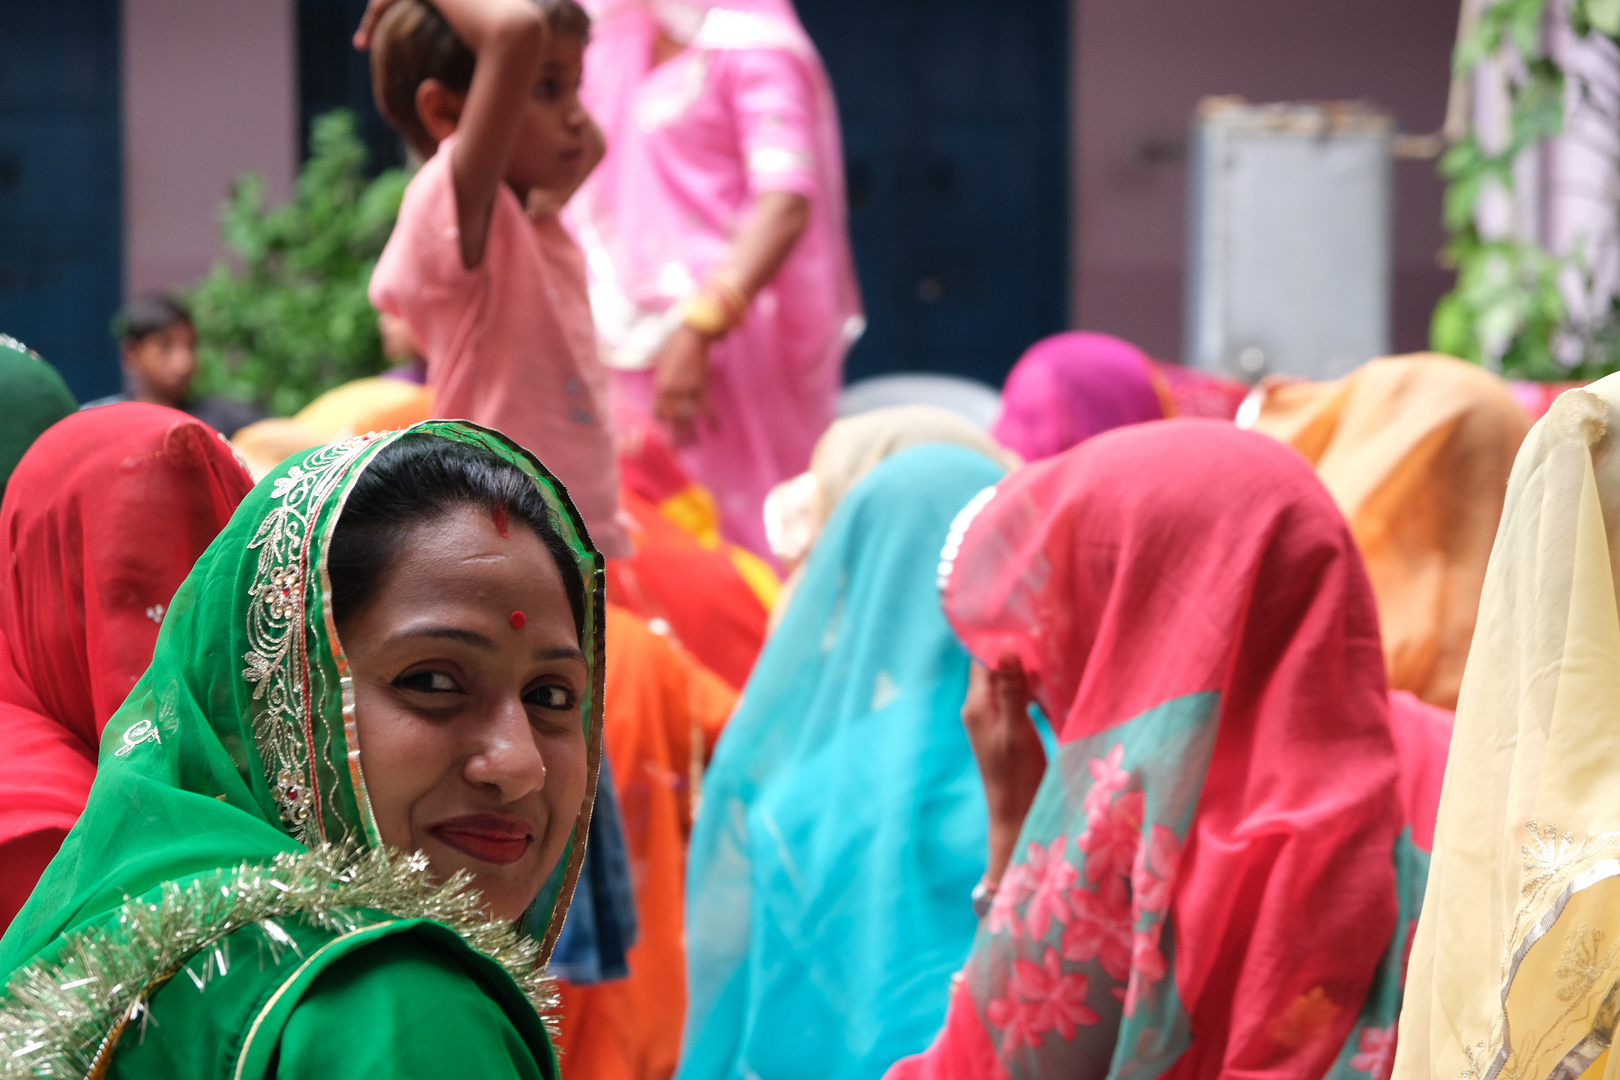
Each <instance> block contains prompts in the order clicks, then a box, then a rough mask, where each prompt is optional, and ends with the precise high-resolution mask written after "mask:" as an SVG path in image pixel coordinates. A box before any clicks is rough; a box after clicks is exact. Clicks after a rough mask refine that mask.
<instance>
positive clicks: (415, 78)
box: [371, 0, 591, 158]
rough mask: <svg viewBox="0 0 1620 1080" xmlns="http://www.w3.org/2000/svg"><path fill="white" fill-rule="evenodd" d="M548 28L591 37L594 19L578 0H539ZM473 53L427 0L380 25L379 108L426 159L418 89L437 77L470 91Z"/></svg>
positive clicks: (376, 52) (376, 50)
mask: <svg viewBox="0 0 1620 1080" xmlns="http://www.w3.org/2000/svg"><path fill="white" fill-rule="evenodd" d="M539 7H540V11H541V13H542V14H543V15H545V17H546V26H547V27H548V28H549V29H550V31H551V33H552V34H553V35H554V36H557V37H577V38H589V37H590V34H591V17H590V16H589V15H588V14H586V12H585V9H584V8H583V7H581V6H580V5H579V4H578V3H577V2H576V0H539ZM476 59H477V58H476V57H475V56H474V55H473V51H472V50H471V49H469V48H467V46H466V43H465V42H463V41H462V40H461V38H459V37H457V36H456V32H455V31H454V30H452V29H451V28H450V24H449V22H447V21H446V20H445V18H444V16H443V15H441V14H439V11H438V9H437V8H435V7H434V6H433V5H432V4H431V3H429V2H428V0H400V2H399V3H396V4H394V5H393V6H392V7H390V8H389V9H388V10H387V11H385V12H383V16H382V19H381V20H379V21H378V23H377V29H376V32H375V33H374V35H373V36H372V42H371V95H372V97H374V98H376V100H377V108H378V109H379V110H381V112H382V114H383V116H384V117H385V118H386V119H387V120H388V122H389V123H390V124H392V125H393V127H394V130H395V131H397V132H399V133H400V134H401V135H403V136H404V137H405V141H406V142H407V143H409V144H410V146H411V149H413V150H415V151H416V152H417V153H418V154H420V155H422V156H423V157H424V158H426V157H432V156H433V150H434V141H433V136H432V135H430V134H428V130H427V127H426V125H424V124H423V123H422V118H421V117H420V116H418V115H417V112H416V88H417V87H418V86H421V85H422V84H423V83H424V82H426V81H427V80H428V79H437V80H438V81H439V82H441V83H443V84H444V86H445V89H447V90H449V91H450V92H451V93H455V94H465V93H466V92H467V89H468V87H470V86H472V75H473V67H474V64H475V62H476Z"/></svg>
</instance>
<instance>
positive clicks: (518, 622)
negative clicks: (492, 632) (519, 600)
mask: <svg viewBox="0 0 1620 1080" xmlns="http://www.w3.org/2000/svg"><path fill="white" fill-rule="evenodd" d="M527 621H528V620H527V619H525V618H524V617H523V612H521V611H514V612H512V629H514V630H521V629H523V624H524V623H525V622H527Z"/></svg>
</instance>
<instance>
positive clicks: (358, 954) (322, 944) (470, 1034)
mask: <svg viewBox="0 0 1620 1080" xmlns="http://www.w3.org/2000/svg"><path fill="white" fill-rule="evenodd" d="M381 920H382V921H379V922H376V923H372V924H370V925H367V926H365V927H362V928H361V929H359V930H355V931H351V932H349V933H347V934H332V933H330V932H323V931H318V930H313V929H311V928H309V927H307V926H303V925H298V924H291V925H289V924H287V923H278V924H277V925H278V926H279V927H280V928H281V929H282V930H283V932H284V933H285V934H286V935H287V937H288V938H290V939H291V941H292V943H293V945H292V946H289V945H288V944H286V943H284V942H277V941H275V940H273V939H272V938H271V936H270V935H269V934H267V933H266V932H265V931H264V929H263V928H262V927H259V926H252V927H248V928H246V929H243V930H239V931H237V932H236V933H234V934H232V935H230V936H229V937H227V938H226V939H225V940H224V942H223V943H222V944H221V947H220V948H218V949H216V950H209V951H205V952H203V953H200V954H198V955H196V956H194V957H192V959H191V961H190V962H189V963H188V964H187V965H186V966H185V968H184V969H182V971H181V972H180V973H179V974H178V975H176V976H174V977H173V978H172V979H170V980H169V981H168V982H167V983H166V984H165V985H164V986H163V988H162V989H160V990H159V991H158V992H157V993H155V994H153V995H152V998H151V1000H150V1003H149V1005H148V1006H147V1012H146V1014H145V1015H144V1016H143V1017H141V1018H139V1019H137V1020H136V1021H135V1022H133V1023H132V1024H130V1025H129V1027H128V1028H127V1029H126V1030H125V1031H124V1033H123V1036H122V1038H121V1039H120V1041H119V1044H118V1048H117V1050H116V1051H115V1052H114V1054H113V1057H112V1065H111V1068H110V1069H109V1070H108V1073H107V1076H108V1077H109V1078H116V1080H137V1078H139V1080H148V1078H152V1077H173V1078H175V1080H216V1078H217V1080H261V1078H268V1077H285V1078H293V1077H311V1078H315V1077H320V1078H323V1080H325V1078H338V1077H345V1076H354V1077H372V1078H386V1077H399V1076H421V1077H456V1076H467V1077H489V1078H495V1080H499V1078H506V1077H510V1078H513V1080H518V1078H522V1080H556V1078H557V1062H556V1058H555V1056H554V1055H553V1053H552V1050H551V1046H550V1043H549V1042H548V1040H547V1039H546V1033H545V1029H544V1027H543V1025H542V1024H541V1022H540V1019H539V1017H538V1016H537V1015H536V1013H535V1011H534V1007H533V1006H532V1005H530V1004H529V1002H528V1001H527V999H525V998H524V996H523V995H522V994H521V993H520V992H519V991H518V988H517V986H516V985H515V984H514V983H513V982H512V980H511V979H510V978H508V977H507V976H506V974H505V973H504V972H503V971H501V970H500V968H499V966H498V965H495V964H493V963H492V962H491V961H489V960H488V959H487V958H485V957H483V956H482V955H480V954H479V953H477V952H475V951H473V950H472V949H469V948H468V947H467V946H466V945H465V944H464V943H463V942H462V941H461V939H460V938H458V937H457V936H456V935H455V934H454V933H453V932H451V931H449V930H447V929H446V928H445V927H444V926H442V925H440V924H438V923H435V922H431V921H429V920H425V919H410V920H405V919H388V918H387V917H386V916H381ZM293 946H296V947H293ZM222 961H223V966H224V968H225V970H224V973H223V974H222V973H221V971H220V967H221V963H222Z"/></svg>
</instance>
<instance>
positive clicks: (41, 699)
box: [0, 402, 253, 928]
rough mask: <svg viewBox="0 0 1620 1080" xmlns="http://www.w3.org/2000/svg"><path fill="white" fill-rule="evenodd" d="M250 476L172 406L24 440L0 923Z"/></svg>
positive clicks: (4, 668)
mask: <svg viewBox="0 0 1620 1080" xmlns="http://www.w3.org/2000/svg"><path fill="white" fill-rule="evenodd" d="M252 486H253V482H252V480H250V479H249V478H248V475H247V472H246V471H245V470H243V468H242V467H241V465H239V464H237V462H236V459H235V457H234V456H233V455H232V453H231V449H230V447H229V445H227V444H226V442H225V440H224V439H222V438H221V437H220V436H219V435H217V434H216V433H215V432H214V431H213V430H211V429H210V428H208V427H206V426H205V425H203V424H201V423H199V422H198V421H196V420H193V419H191V418H190V417H189V416H187V415H185V414H184V413H181V412H177V411H175V410H173V409H166V408H163V407H162V406H159V405H146V404H138V403H133V402H132V403H127V404H119V405H108V406H105V407H102V408H97V409H90V410H87V411H85V412H80V413H75V414H73V415H72V416H69V417H68V418H67V419H65V420H63V421H62V422H60V423H58V424H56V425H55V426H54V427H52V428H51V429H50V430H49V431H47V432H45V434H44V435H42V436H40V438H39V440H38V441H37V442H35V443H34V445H33V446H32V447H31V448H30V449H29V451H28V453H27V454H25V455H24V456H23V459H22V461H21V462H20V463H19V464H18V466H17V470H16V472H14V473H13V474H12V476H11V480H10V482H9V483H8V484H7V485H6V493H5V501H4V503H3V505H0V572H3V573H4V575H5V576H4V584H3V585H0V739H3V741H4V745H5V747H6V751H5V753H4V754H0V866H4V867H5V873H4V874H3V875H0V928H3V927H4V926H5V925H6V924H7V923H9V922H10V921H11V917H12V916H13V915H15V914H16V912H17V909H18V908H19V907H21V906H22V903H23V901H24V900H26V899H27V898H28V894H29V893H30V892H32V891H33V886H34V883H35V881H37V880H38V878H39V874H40V873H41V872H42V871H43V870H44V869H45V864H46V863H48V862H49V861H50V859H51V857H52V856H53V855H55V854H56V849H57V848H58V847H60V846H61V843H62V839H63V837H65V836H66V835H67V831H68V829H70V828H72V827H73V823H74V822H75V821H77V820H78V817H79V812H80V811H81V810H83V809H84V800H85V798H86V797H87V796H88V795H89V792H90V782H91V780H93V779H94V777H95V771H96V755H97V750H98V748H99V746H100V739H101V729H102V728H103V727H104V726H106V723H107V720H108V719H109V718H110V717H111V716H112V714H113V712H114V710H116V709H117V708H118V706H119V705H121V704H123V701H124V698H125V697H126V696H127V695H128V694H129V691H130V690H131V689H132V688H133V687H134V685H135V681H136V680H137V679H138V678H140V676H141V673H142V672H144V671H145V670H146V666H147V664H148V663H150V662H151V659H152V649H153V647H154V646H155V645H156V644H157V636H158V626H159V624H160V623H161V621H162V619H163V613H164V611H165V609H166V608H167V606H168V604H169V601H170V599H171V598H172V597H173V596H174V593H175V590H176V589H177V588H179V586H180V582H181V581H183V580H184V579H185V576H186V574H187V573H189V572H190V570H191V566H192V563H194V562H195V561H196V560H197V558H198V556H200V555H201V554H202V553H203V549H204V548H206V547H207V546H208V544H209V542H210V541H212V540H213V539H214V537H215V535H217V534H218V533H219V531H220V529H222V528H224V526H225V523H226V521H227V520H229V518H230V516H231V512H232V511H233V510H234V509H236V504H237V503H239V502H240V501H241V500H242V497H243V496H244V495H246V494H247V492H248V489H249V488H251V487H252Z"/></svg>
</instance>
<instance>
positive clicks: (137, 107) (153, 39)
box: [122, 0, 298, 295]
mask: <svg viewBox="0 0 1620 1080" xmlns="http://www.w3.org/2000/svg"><path fill="white" fill-rule="evenodd" d="M294 14H295V12H294V4H293V0H123V12H122V15H123V34H124V43H123V59H124V74H123V78H124V104H123V107H124V291H125V294H126V295H129V294H133V293H136V292H143V291H146V290H149V289H168V288H173V287H175V286H179V285H185V284H189V283H190V282H192V281H195V280H196V279H197V278H198V277H200V276H202V275H203V274H204V273H206V272H207V270H208V268H209V266H210V265H212V263H213V262H214V260H215V259H216V258H218V257H219V255H220V253H221V250H222V249H221V247H220V243H219V232H218V221H219V207H220V204H221V203H222V202H223V201H224V199H225V197H226V194H227V192H228V191H229V189H230V184H231V181H232V180H234V179H235V178H236V176H237V175H238V174H239V173H242V172H245V171H247V170H249V169H256V170H258V171H259V172H261V173H263V174H264V177H265V179H266V180H267V181H268V184H269V191H268V197H269V200H270V202H271V203H272V204H274V203H278V202H281V201H283V200H285V199H286V197H287V193H288V191H289V189H290V187H291V182H292V177H293V175H294V172H295V170H296V168H297V163H298V148H297V118H298V111H297V110H298V79H297V61H296V55H295V48H294Z"/></svg>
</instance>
